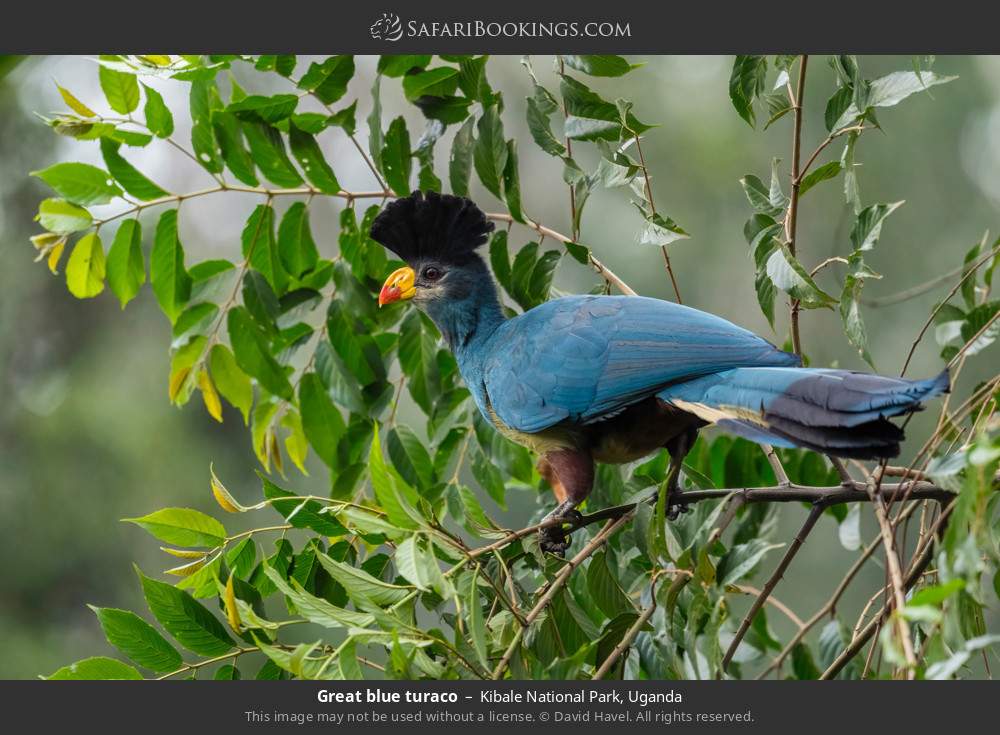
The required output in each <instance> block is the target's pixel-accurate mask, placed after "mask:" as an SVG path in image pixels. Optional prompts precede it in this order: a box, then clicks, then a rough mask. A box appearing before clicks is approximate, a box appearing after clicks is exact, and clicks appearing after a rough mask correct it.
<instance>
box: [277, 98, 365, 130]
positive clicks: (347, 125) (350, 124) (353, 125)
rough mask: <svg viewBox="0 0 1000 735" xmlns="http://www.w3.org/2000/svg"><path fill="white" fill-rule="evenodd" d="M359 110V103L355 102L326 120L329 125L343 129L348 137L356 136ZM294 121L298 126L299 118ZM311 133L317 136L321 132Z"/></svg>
mask: <svg viewBox="0 0 1000 735" xmlns="http://www.w3.org/2000/svg"><path fill="white" fill-rule="evenodd" d="M357 108H358V101H357V100H354V102H352V103H351V104H350V105H348V106H347V107H345V108H344V109H343V110H337V112H335V113H333V114H332V115H330V116H329V117H328V118H327V119H326V121H327V124H328V125H335V126H337V127H338V128H341V129H342V130H343V131H344V132H345V133H347V134H348V135H354V133H355V132H357V128H358V122H357V119H356V113H357ZM292 119H293V120H294V121H296V124H298V122H297V120H298V117H297V116H296V117H294V118H292ZM300 127H301V126H300ZM304 129H305V128H303V130H304ZM310 132H312V133H313V134H314V135H315V134H316V133H318V132H319V131H317V130H314V131H310Z"/></svg>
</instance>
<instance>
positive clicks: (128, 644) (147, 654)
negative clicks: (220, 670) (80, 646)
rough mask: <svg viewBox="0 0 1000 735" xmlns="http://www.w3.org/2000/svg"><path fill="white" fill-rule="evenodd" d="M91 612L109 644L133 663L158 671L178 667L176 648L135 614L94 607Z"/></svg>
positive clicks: (180, 662)
mask: <svg viewBox="0 0 1000 735" xmlns="http://www.w3.org/2000/svg"><path fill="white" fill-rule="evenodd" d="M90 609H91V610H93V611H94V614H96V615H97V620H98V621H99V622H100V624H101V628H102V629H103V630H104V635H105V637H106V638H107V639H108V643H110V644H111V645H112V646H114V647H115V648H117V649H118V650H119V651H121V652H122V653H123V654H125V655H126V656H127V657H128V658H130V659H131V660H132V661H134V662H135V663H137V664H139V665H140V666H144V667H146V668H147V669H150V670H151V671H158V672H166V671H175V670H176V669H179V668H180V667H181V665H182V663H183V662H182V661H181V655H180V654H179V653H178V652H177V649H176V648H174V647H173V646H172V645H170V643H168V642H167V640H166V639H165V638H164V637H163V636H162V635H160V632H159V631H158V630H156V628H154V627H153V626H152V625H150V624H149V623H147V622H146V621H145V620H143V619H142V618H140V617H139V616H138V615H136V614H135V613H134V612H131V611H129V610H118V609H115V608H112V607H94V606H93V605H91V606H90Z"/></svg>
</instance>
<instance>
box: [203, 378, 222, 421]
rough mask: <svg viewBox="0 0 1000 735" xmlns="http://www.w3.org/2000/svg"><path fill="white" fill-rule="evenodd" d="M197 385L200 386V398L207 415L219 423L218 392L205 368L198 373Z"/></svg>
mask: <svg viewBox="0 0 1000 735" xmlns="http://www.w3.org/2000/svg"><path fill="white" fill-rule="evenodd" d="M198 387H199V388H201V398H202V400H203V401H204V402H205V410H206V411H208V415H209V416H211V417H212V418H213V419H215V420H216V421H218V422H219V423H220V424H221V423H222V401H220V400H219V394H218V392H217V391H216V390H215V385H214V384H213V383H212V376H210V375H209V374H208V371H207V370H202V371H201V372H200V373H198Z"/></svg>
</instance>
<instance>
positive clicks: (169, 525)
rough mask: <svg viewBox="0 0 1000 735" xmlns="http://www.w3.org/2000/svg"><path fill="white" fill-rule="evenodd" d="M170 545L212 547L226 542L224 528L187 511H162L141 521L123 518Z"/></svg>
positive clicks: (183, 509)
mask: <svg viewBox="0 0 1000 735" xmlns="http://www.w3.org/2000/svg"><path fill="white" fill-rule="evenodd" d="M122 520H123V521H127V522H128V523H134V524H136V525H137V526H140V527H142V528H144V529H146V530H147V531H148V532H149V533H151V534H152V535H153V536H155V537H156V538H158V539H159V540H160V541H163V542H164V543H167V544H172V545H174V546H205V547H208V548H215V547H216V546H219V545H221V544H222V543H223V542H224V541H225V540H226V529H225V528H224V527H223V525H222V524H221V523H219V521H217V520H216V519H215V518H212V516H209V515H205V514H204V513H202V512H201V511H198V510H193V509H191V508H162V509H160V510H157V511H154V512H153V513H150V514H149V515H145V516H142V517H141V518H123V519H122Z"/></svg>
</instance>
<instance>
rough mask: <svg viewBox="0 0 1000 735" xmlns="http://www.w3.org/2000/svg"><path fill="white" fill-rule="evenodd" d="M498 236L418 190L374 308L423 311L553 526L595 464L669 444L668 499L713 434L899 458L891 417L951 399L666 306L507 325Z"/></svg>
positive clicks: (548, 534) (586, 303)
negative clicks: (497, 276)
mask: <svg viewBox="0 0 1000 735" xmlns="http://www.w3.org/2000/svg"><path fill="white" fill-rule="evenodd" d="M492 230H493V223H492V222H490V221H488V220H487V218H486V216H485V215H484V214H483V212H482V211H481V210H480V209H479V208H478V207H477V206H476V205H475V204H474V203H473V202H471V201H470V200H468V199H465V198H461V197H456V196H451V195H447V194H438V193H435V192H426V193H423V192H419V191H418V192H415V193H413V194H412V195H410V196H408V197H405V198H400V199H397V200H395V201H393V202H391V203H390V204H388V205H387V206H386V207H385V209H384V210H383V211H382V212H381V213H380V214H379V215H378V216H377V217H376V218H375V220H374V222H373V223H372V227H371V237H372V239H374V240H375V241H377V242H379V243H381V244H382V245H383V246H385V247H386V248H388V249H389V250H391V251H392V252H393V253H395V254H396V255H397V256H399V257H400V258H401V259H402V260H403V261H404V262H406V263H407V266H406V267H403V268H400V269H398V270H396V271H395V272H394V273H392V274H391V275H389V277H388V279H387V280H386V281H385V285H384V286H383V287H382V290H381V292H380V294H379V299H378V300H379V304H380V305H386V304H391V303H393V302H399V301H412V302H413V303H414V304H415V305H416V306H417V307H418V308H420V309H422V310H423V311H424V312H425V313H426V314H427V315H428V316H429V317H430V318H431V320H432V321H433V322H434V324H436V325H437V328H438V330H439V331H440V332H441V335H442V336H443V338H444V339H445V341H446V342H447V343H448V346H449V347H450V348H451V350H452V352H453V353H454V355H455V359H456V361H457V362H458V368H459V371H460V373H461V375H462V378H463V380H464V381H465V384H466V386H467V387H468V389H469V391H470V392H471V393H472V397H473V399H474V400H475V402H476V405H477V406H478V408H479V410H480V411H481V412H482V414H483V416H485V417H486V419H487V420H489V422H490V423H491V424H492V425H493V426H494V427H496V429H497V430H498V431H500V432H501V433H502V434H503V435H504V436H506V437H508V438H510V439H512V440H513V441H515V442H517V443H519V444H522V445H524V446H526V447H528V448H529V449H531V450H532V451H534V452H536V453H537V454H538V455H539V456H540V459H539V462H538V470H539V472H540V474H541V475H542V476H543V477H544V478H545V479H546V480H547V481H548V483H549V484H550V485H551V486H552V489H553V491H554V492H555V496H556V499H557V500H558V504H557V505H556V507H555V509H554V510H553V511H552V512H551V513H550V514H549V516H548V517H549V518H558V519H564V520H566V521H572V520H574V519H575V518H578V517H579V512H578V511H577V507H578V506H579V505H580V504H581V503H582V502H583V501H584V500H585V499H586V498H587V496H588V495H589V494H590V491H591V489H592V487H593V484H594V475H595V472H594V463H595V462H607V463H615V464H622V463H627V462H633V461H636V460H638V459H641V458H642V457H645V456H647V455H649V454H651V453H653V452H656V451H658V450H660V449H662V448H664V447H665V448H666V449H667V451H668V452H669V455H670V468H669V470H668V475H667V478H668V482H669V488H670V492H671V493H672V492H673V491H674V490H676V489H677V486H678V480H679V476H680V471H681V465H682V462H683V460H684V457H685V455H686V454H687V453H688V451H689V450H690V449H691V446H692V444H693V443H694V441H695V438H696V436H697V433H698V430H699V429H700V428H702V427H704V426H707V425H709V424H714V425H715V426H717V427H719V428H720V429H723V430H725V431H727V432H729V433H732V434H735V435H737V436H741V437H744V438H746V439H749V440H751V441H754V442H758V443H761V444H770V445H773V446H780V447H804V448H806V449H811V450H815V451H817V452H822V453H824V454H828V455H832V456H836V457H844V458H856V459H882V458H887V457H893V456H896V455H897V454H898V453H899V445H900V442H901V441H902V439H903V432H902V430H901V429H900V428H899V427H898V426H896V425H895V424H893V423H892V422H890V421H889V420H888V419H887V417H889V416H897V415H899V414H903V413H908V412H911V411H914V410H916V409H918V408H920V402H921V401H923V400H925V399H928V398H931V397H933V396H935V395H937V394H939V393H943V392H946V391H947V390H948V386H949V384H948V374H947V371H945V372H942V373H941V374H940V375H938V376H937V377H934V378H930V379H927V380H915V381H913V380H902V379H899V378H889V377H883V376H880V375H872V374H867V373H859V372H851V371H848V370H833V369H813V368H803V367H802V366H801V361H800V359H799V358H798V357H797V356H795V355H793V354H790V353H788V352H783V351H782V350H779V349H778V348H777V347H775V346H774V345H772V344H771V343H770V342H768V341H766V340H765V339H763V338H761V337H758V336H757V335H755V334H753V333H752V332H750V331H748V330H746V329H743V328H741V327H738V326H736V325H735V324H732V323H730V322H728V321H726V320H725V319H722V318H720V317H717V316H714V315H712V314H708V313H705V312H703V311H699V310H697V309H693V308H690V307H687V306H682V305H680V304H676V303H673V302H670V301H662V300H659V299H654V298H645V297H641V296H602V295H583V296H566V297H563V298H557V299H552V300H551V301H548V302H546V303H544V304H541V305H540V306H536V307H535V308H533V309H529V310H528V311H526V312H524V313H523V314H520V315H518V316H515V317H513V318H508V317H507V316H506V315H505V313H504V310H503V308H502V306H501V303H500V298H499V296H498V293H497V287H496V285H495V283H494V281H493V278H492V276H491V275H490V272H489V270H488V268H487V266H486V263H485V262H484V261H483V259H482V257H480V255H479V254H478V253H477V252H476V250H477V248H479V247H480V246H481V245H483V244H485V242H486V240H487V237H488V235H489V233H490V232H491V231H492ZM540 542H541V546H542V548H543V549H544V550H546V551H550V552H553V553H557V554H561V553H563V552H564V551H565V550H566V548H567V547H568V545H569V538H568V537H567V535H566V533H565V531H564V529H563V527H562V526H561V525H554V526H551V527H548V528H545V529H543V530H542V531H541V536H540Z"/></svg>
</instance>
